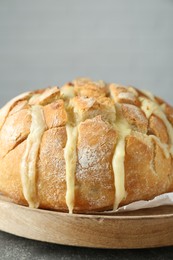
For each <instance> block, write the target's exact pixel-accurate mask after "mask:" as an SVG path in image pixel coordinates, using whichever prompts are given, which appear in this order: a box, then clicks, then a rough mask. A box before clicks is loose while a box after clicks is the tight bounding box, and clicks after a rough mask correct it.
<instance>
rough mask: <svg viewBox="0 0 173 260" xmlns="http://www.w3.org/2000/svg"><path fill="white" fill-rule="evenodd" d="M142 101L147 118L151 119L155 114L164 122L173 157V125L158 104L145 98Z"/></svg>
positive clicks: (142, 107)
mask: <svg viewBox="0 0 173 260" xmlns="http://www.w3.org/2000/svg"><path fill="white" fill-rule="evenodd" d="M140 101H141V102H142V106H141V109H142V110H143V111H144V113H145V115H146V117H147V118H149V117H150V116H151V114H154V115H156V116H158V117H159V118H160V119H161V120H162V121H163V122H164V124H165V126H166V128H167V132H168V135H169V139H170V142H171V147H170V153H171V155H173V127H172V125H171V123H170V122H169V121H168V119H167V117H166V115H165V114H164V112H163V111H162V109H161V108H160V106H159V105H157V103H154V102H153V101H151V100H149V99H147V98H143V97H141V98H140Z"/></svg>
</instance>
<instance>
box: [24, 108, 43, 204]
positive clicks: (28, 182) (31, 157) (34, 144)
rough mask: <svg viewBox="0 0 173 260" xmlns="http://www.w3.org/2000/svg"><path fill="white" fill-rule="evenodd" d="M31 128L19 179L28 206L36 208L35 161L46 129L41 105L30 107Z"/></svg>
mask: <svg viewBox="0 0 173 260" xmlns="http://www.w3.org/2000/svg"><path fill="white" fill-rule="evenodd" d="M31 117H32V123H31V129H30V134H29V136H28V138H27V143H26V150H25V152H24V155H23V158H22V161H21V181H22V187H23V194H24V197H25V199H26V200H27V202H28V204H29V207H32V208H37V207H38V206H39V202H38V199H37V192H36V183H35V182H36V162H37V155H38V151H39V147H40V142H41V138H42V135H43V133H44V131H45V129H46V124H45V120H44V114H43V111H42V108H41V106H38V105H36V106H32V107H31Z"/></svg>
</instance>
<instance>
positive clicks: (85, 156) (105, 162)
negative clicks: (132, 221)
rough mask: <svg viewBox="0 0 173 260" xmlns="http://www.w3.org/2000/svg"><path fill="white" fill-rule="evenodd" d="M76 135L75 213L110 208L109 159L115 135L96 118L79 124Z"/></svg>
mask: <svg viewBox="0 0 173 260" xmlns="http://www.w3.org/2000/svg"><path fill="white" fill-rule="evenodd" d="M78 135H79V136H78V146H77V155H78V163H77V169H76V179H75V210H76V211H87V210H93V208H94V209H95V210H97V209H100V208H103V209H104V208H107V207H109V208H110V207H112V206H113V203H114V192H115V190H114V182H113V180H114V176H113V170H112V165H111V158H112V156H113V152H114V149H115V144H116V132H115V130H113V129H112V128H111V126H110V125H109V124H107V123H105V122H104V121H102V119H101V117H100V116H97V117H95V118H93V119H88V120H86V121H85V122H83V123H81V124H80V126H79V131H78ZM90 180H92V181H90Z"/></svg>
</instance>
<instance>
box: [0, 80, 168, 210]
mask: <svg viewBox="0 0 173 260" xmlns="http://www.w3.org/2000/svg"><path fill="white" fill-rule="evenodd" d="M0 146H1V149H0V192H1V193H2V194H4V195H6V196H8V197H10V198H11V199H12V200H13V201H14V202H15V203H18V204H21V205H26V206H30V207H32V208H43V209H51V210H59V211H66V212H69V213H79V212H81V213H87V212H94V211H95V212H96V211H105V210H116V209H117V208H118V207H120V206H122V205H127V204H129V203H131V202H134V201H139V200H150V199H153V198H154V197H155V196H157V195H160V194H163V193H166V192H171V191H173V108H172V107H171V106H170V105H169V104H167V103H166V102H165V101H163V100H162V99H160V98H158V97H155V96H153V95H152V94H151V93H149V92H147V91H142V90H138V89H136V88H134V87H132V86H123V85H120V84H114V83H112V84H106V83H105V82H103V81H97V82H94V81H92V80H90V79H86V78H78V79H76V80H74V81H73V82H69V83H67V84H65V85H64V86H62V87H60V88H58V87H57V86H53V87H49V88H46V89H41V90H37V91H32V92H27V93H24V94H22V95H20V96H18V97H16V98H14V99H12V100H11V101H10V102H8V103H7V104H6V105H5V106H4V107H3V108H2V109H1V110H0Z"/></svg>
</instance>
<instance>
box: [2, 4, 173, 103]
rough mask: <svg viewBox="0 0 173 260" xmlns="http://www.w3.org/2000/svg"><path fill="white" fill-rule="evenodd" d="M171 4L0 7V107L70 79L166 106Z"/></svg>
mask: <svg viewBox="0 0 173 260" xmlns="http://www.w3.org/2000/svg"><path fill="white" fill-rule="evenodd" d="M172 31H173V1H172V0H145V1H143V0H87V1H84V0H50V1H49V0H47V1H45V0H36V1H34V0H30V1H26V0H11V1H9V0H0V105H1V104H4V103H5V102H6V101H7V100H9V99H10V98H11V97H13V96H15V95H17V94H18V93H21V92H23V91H25V90H29V89H37V88H43V87H47V86H48V85H54V84H58V85H61V84H63V83H64V82H66V81H69V80H72V79H74V78H75V77H78V76H88V77H91V78H93V79H95V80H97V79H103V80H105V81H108V82H110V81H112V82H118V83H122V84H131V85H135V86H136V87H139V88H143V89H149V90H151V91H153V92H154V93H155V94H157V95H160V96H162V97H163V98H165V99H167V100H168V101H169V102H170V103H171V102H172V97H173V94H172V86H173V32H172Z"/></svg>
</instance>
